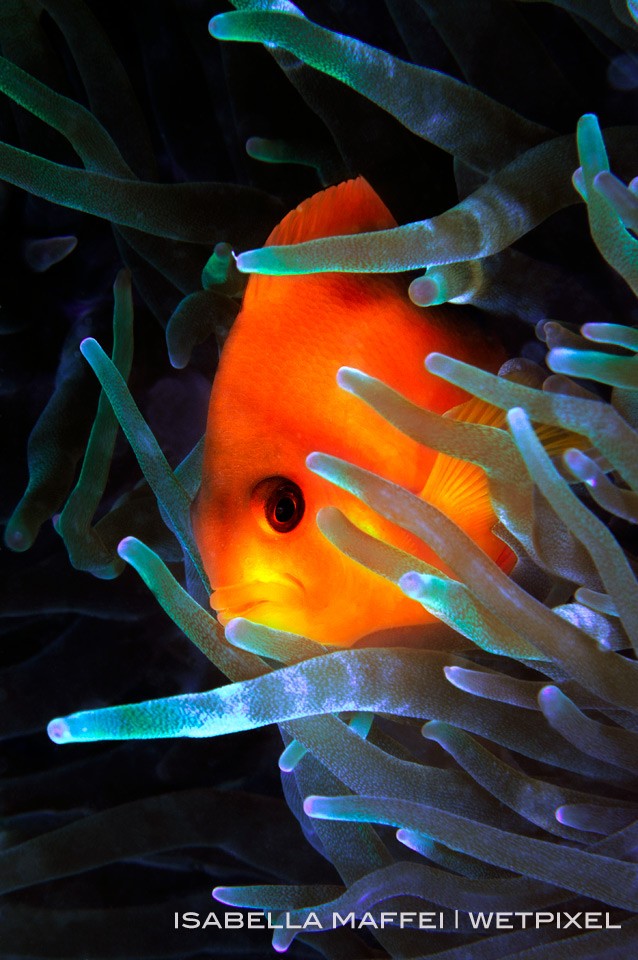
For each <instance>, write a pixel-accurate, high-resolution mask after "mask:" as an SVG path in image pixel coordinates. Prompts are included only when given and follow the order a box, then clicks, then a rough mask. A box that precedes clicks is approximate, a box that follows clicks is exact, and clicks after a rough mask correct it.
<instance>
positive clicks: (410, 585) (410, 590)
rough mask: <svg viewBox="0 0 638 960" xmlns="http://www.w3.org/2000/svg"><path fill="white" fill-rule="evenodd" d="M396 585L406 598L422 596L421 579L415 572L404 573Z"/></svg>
mask: <svg viewBox="0 0 638 960" xmlns="http://www.w3.org/2000/svg"><path fill="white" fill-rule="evenodd" d="M398 585H399V587H400V588H401V590H403V592H404V593H405V594H407V596H408V597H415V598H416V597H420V596H422V594H423V577H422V576H421V574H420V573H416V572H415V571H410V573H404V574H403V576H402V577H400V578H399V583H398Z"/></svg>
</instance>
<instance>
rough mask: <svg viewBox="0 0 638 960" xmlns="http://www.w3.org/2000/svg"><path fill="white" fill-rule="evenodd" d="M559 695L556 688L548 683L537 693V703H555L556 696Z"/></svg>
mask: <svg viewBox="0 0 638 960" xmlns="http://www.w3.org/2000/svg"><path fill="white" fill-rule="evenodd" d="M559 693H560V691H559V689H558V687H557V686H555V685H554V684H553V683H548V684H546V685H545V686H544V687H541V689H540V690H539V691H538V702H539V703H551V702H552V701H555V699H556V697H557V695H558V694H559Z"/></svg>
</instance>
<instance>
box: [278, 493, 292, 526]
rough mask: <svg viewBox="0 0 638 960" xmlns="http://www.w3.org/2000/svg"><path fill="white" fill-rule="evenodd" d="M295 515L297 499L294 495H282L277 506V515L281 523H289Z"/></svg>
mask: <svg viewBox="0 0 638 960" xmlns="http://www.w3.org/2000/svg"><path fill="white" fill-rule="evenodd" d="M294 515H295V501H294V500H293V499H292V497H290V496H287V497H282V498H281V500H279V502H278V503H277V506H276V507H275V517H276V518H277V520H278V521H279V523H288V521H289V520H292V518H293V517H294Z"/></svg>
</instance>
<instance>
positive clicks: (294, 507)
mask: <svg viewBox="0 0 638 960" xmlns="http://www.w3.org/2000/svg"><path fill="white" fill-rule="evenodd" d="M255 492H256V493H257V494H258V496H259V498H260V499H261V501H262V503H263V511H264V517H265V518H266V522H267V523H268V526H269V527H271V528H272V529H273V530H275V531H276V532H277V533H290V531H291V530H294V529H295V527H296V526H298V525H299V523H300V521H301V518H302V517H303V515H304V510H305V508H306V504H305V501H304V496H303V493H302V492H301V488H300V487H298V486H297V484H296V483H294V482H293V481H292V480H288V479H287V478H286V477H269V478H268V479H267V480H262V482H261V483H260V484H258V486H257V488H256V491H255Z"/></svg>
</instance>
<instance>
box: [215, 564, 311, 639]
mask: <svg viewBox="0 0 638 960" xmlns="http://www.w3.org/2000/svg"><path fill="white" fill-rule="evenodd" d="M300 589H301V590H303V586H302V584H301V582H300V581H299V580H297V578H296V577H293V576H287V577H286V580H285V581H282V580H247V581H244V582H242V583H235V584H231V585H227V586H220V587H215V589H214V590H213V593H212V594H211V598H210V605H211V607H212V608H213V610H214V611H215V612H216V614H217V619H218V620H219V622H220V623H221V624H222V626H224V627H225V626H226V625H227V624H228V622H229V621H230V620H233V619H234V618H235V617H242V616H246V614H247V613H249V612H250V611H252V610H254V609H255V607H261V606H264V605H265V604H267V603H277V604H282V605H292V604H298V603H299V591H300Z"/></svg>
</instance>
